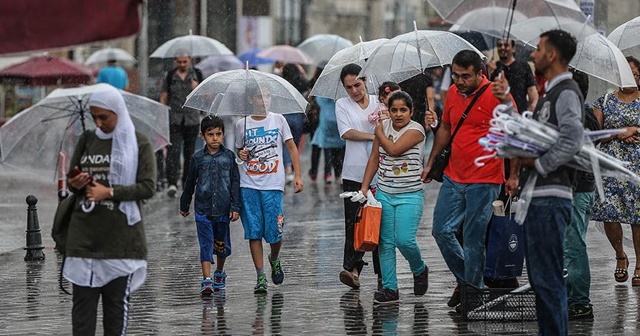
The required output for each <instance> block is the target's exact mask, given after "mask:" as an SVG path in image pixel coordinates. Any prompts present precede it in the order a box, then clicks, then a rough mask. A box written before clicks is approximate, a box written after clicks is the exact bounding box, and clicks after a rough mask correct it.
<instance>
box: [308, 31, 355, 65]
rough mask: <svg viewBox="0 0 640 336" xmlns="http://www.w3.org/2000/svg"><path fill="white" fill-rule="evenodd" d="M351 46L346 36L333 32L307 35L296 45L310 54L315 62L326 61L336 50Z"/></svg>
mask: <svg viewBox="0 0 640 336" xmlns="http://www.w3.org/2000/svg"><path fill="white" fill-rule="evenodd" d="M351 46H353V43H352V42H351V41H349V40H347V39H346V38H344V37H342V36H339V35H334V34H318V35H313V36H311V37H309V38H308V39H306V40H304V41H302V43H300V44H299V45H298V49H300V50H302V51H304V52H305V53H306V54H307V55H309V56H311V58H312V59H313V61H314V62H315V63H316V64H320V63H322V62H326V61H328V60H329V59H331V57H332V56H333V55H335V54H336V53H337V52H338V51H340V50H342V49H344V48H349V47H351Z"/></svg>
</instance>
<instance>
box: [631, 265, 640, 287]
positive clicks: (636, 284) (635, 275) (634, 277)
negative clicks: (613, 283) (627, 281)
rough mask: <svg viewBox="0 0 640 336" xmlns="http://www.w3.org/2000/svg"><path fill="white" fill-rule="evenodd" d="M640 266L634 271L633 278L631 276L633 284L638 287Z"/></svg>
mask: <svg viewBox="0 0 640 336" xmlns="http://www.w3.org/2000/svg"><path fill="white" fill-rule="evenodd" d="M638 271H640V267H636V271H635V272H633V273H634V274H633V278H631V286H633V287H637V286H640V272H638Z"/></svg>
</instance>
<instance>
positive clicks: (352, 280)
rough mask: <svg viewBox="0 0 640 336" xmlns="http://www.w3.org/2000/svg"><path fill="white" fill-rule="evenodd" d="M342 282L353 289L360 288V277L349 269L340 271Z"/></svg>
mask: <svg viewBox="0 0 640 336" xmlns="http://www.w3.org/2000/svg"><path fill="white" fill-rule="evenodd" d="M340 282H342V283H343V284H345V285H347V286H349V287H351V288H353V289H358V288H360V278H359V277H358V276H357V275H355V274H353V273H351V272H349V271H347V270H342V272H340Z"/></svg>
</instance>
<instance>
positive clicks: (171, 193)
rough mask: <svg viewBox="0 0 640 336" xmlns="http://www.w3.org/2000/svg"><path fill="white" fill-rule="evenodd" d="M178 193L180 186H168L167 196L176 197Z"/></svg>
mask: <svg viewBox="0 0 640 336" xmlns="http://www.w3.org/2000/svg"><path fill="white" fill-rule="evenodd" d="M177 193H178V187H176V186H174V185H170V186H169V188H167V196H169V197H171V198H174V197H176V194H177Z"/></svg>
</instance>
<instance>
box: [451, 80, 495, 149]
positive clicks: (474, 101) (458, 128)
mask: <svg viewBox="0 0 640 336" xmlns="http://www.w3.org/2000/svg"><path fill="white" fill-rule="evenodd" d="M489 84H491V83H487V84H485V85H484V86H483V87H481V88H480V90H478V93H477V94H476V95H475V97H473V99H472V100H471V103H469V106H467V109H466V110H465V111H464V113H463V114H462V117H460V121H459V122H458V125H457V126H456V129H455V130H454V131H453V134H452V135H451V138H450V139H449V144H452V143H453V137H455V136H456V134H457V133H458V131H459V130H460V126H462V123H463V122H464V121H465V120H466V119H467V115H468V114H469V111H471V108H472V107H473V105H474V104H475V103H476V101H478V98H480V96H481V95H482V93H484V90H486V89H487V88H488V87H489Z"/></svg>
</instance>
